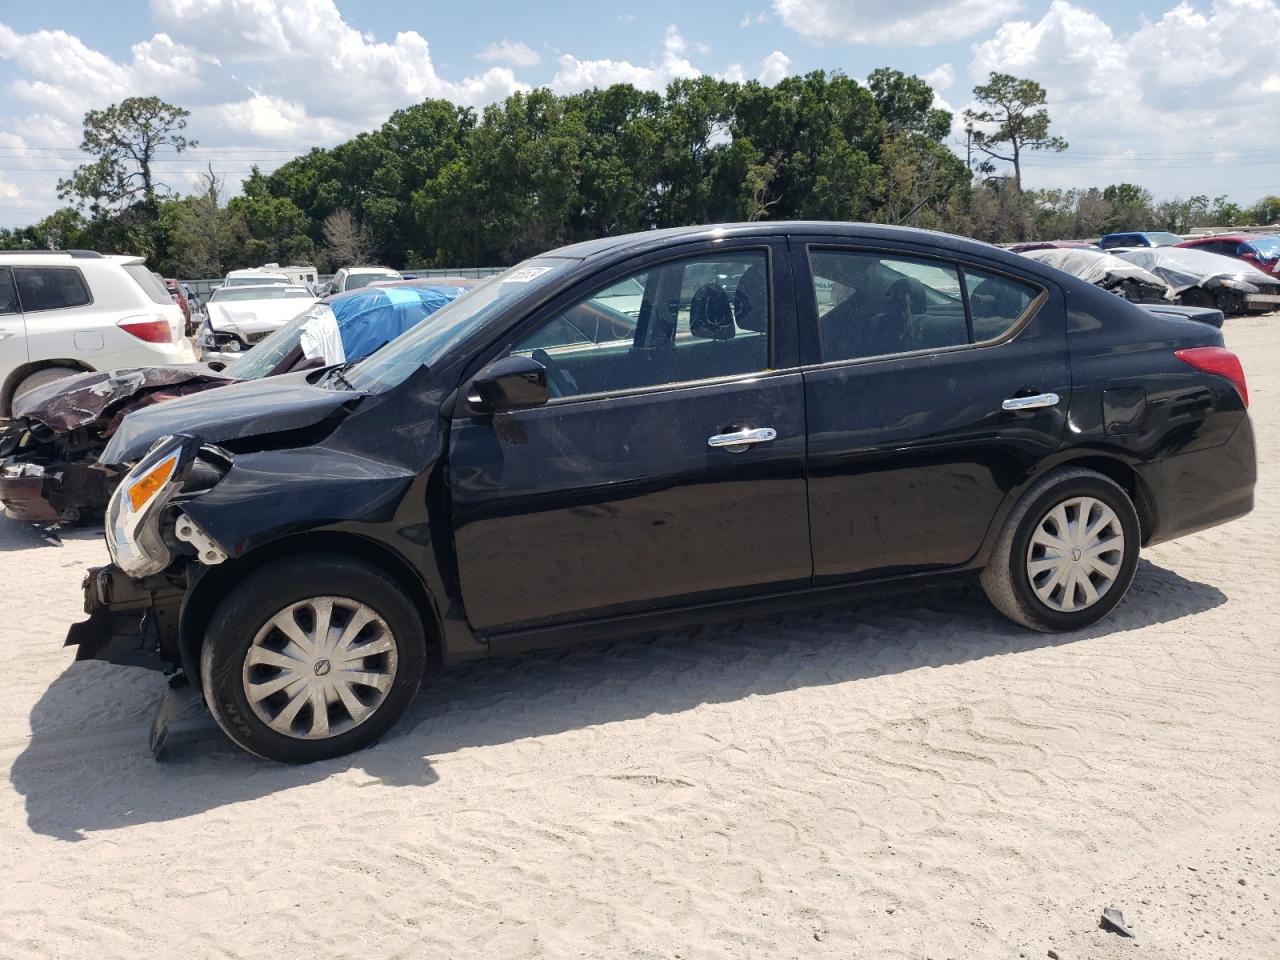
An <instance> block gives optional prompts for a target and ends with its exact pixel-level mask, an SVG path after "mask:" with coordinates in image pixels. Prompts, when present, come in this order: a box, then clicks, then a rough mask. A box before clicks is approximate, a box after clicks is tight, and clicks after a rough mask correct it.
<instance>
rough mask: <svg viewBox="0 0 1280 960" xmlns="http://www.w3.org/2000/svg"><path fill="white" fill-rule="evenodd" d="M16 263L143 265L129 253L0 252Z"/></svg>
mask: <svg viewBox="0 0 1280 960" xmlns="http://www.w3.org/2000/svg"><path fill="white" fill-rule="evenodd" d="M10 257H12V258H14V262H16V263H25V264H30V263H66V262H67V261H68V260H109V261H111V262H112V263H120V264H124V263H144V262H145V261H144V260H143V258H142V257H136V256H134V255H133V254H131V253H98V252H97V251H95V250H0V258H2V259H8V258H10Z"/></svg>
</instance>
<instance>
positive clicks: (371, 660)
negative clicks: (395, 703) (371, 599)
mask: <svg viewBox="0 0 1280 960" xmlns="http://www.w3.org/2000/svg"><path fill="white" fill-rule="evenodd" d="M395 675H396V643H395V637H394V636H393V635H392V633H391V629H390V628H389V627H388V626H387V624H386V622H385V621H384V620H383V619H382V618H381V617H380V616H378V614H377V612H376V611H375V610H374V609H373V608H372V607H369V606H367V605H365V604H363V603H359V602H358V601H355V600H349V599H347V598H345V597H313V598H311V599H309V600H301V601H299V602H298V603H295V604H292V605H290V606H288V607H286V608H285V609H283V610H281V611H280V612H279V613H277V614H276V615H275V616H274V617H272V618H271V619H270V620H268V621H267V622H266V624H265V625H264V626H263V627H262V629H261V630H259V631H258V635H257V636H256V637H254V638H253V644H252V646H250V647H249V652H248V653H247V654H246V655H245V658H244V670H243V681H244V691H245V695H246V696H247V697H248V700H249V705H250V706H251V707H252V708H253V712H254V713H255V714H257V716H258V719H259V720H261V721H262V722H263V723H265V724H266V725H267V726H269V727H270V728H271V729H272V730H275V731H276V732H277V733H281V734H284V735H285V736H286V737H295V738H297V739H300V740H324V739H327V738H329V737H336V736H338V735H339V734H341V733H345V732H346V731H348V730H350V729H352V728H353V727H357V726H359V725H360V724H361V723H363V722H364V721H365V720H367V719H369V717H371V716H372V715H373V714H374V712H375V711H376V710H377V709H378V707H380V706H381V705H382V701H383V700H385V699H386V697H387V694H388V692H390V690H391V684H392V681H393V680H395Z"/></svg>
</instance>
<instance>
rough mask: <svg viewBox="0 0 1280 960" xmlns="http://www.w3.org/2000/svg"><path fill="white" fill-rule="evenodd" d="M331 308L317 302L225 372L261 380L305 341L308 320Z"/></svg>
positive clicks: (233, 362)
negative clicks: (303, 339) (303, 331)
mask: <svg viewBox="0 0 1280 960" xmlns="http://www.w3.org/2000/svg"><path fill="white" fill-rule="evenodd" d="M328 309H329V306H328V304H324V303H317V304H316V305H315V306H314V307H312V308H311V309H310V310H304V311H303V312H302V313H300V314H298V315H297V316H296V317H294V318H293V319H292V320H290V321H289V322H288V323H286V324H285V325H284V326H283V327H281V328H280V329H279V330H276V331H275V332H274V333H272V334H271V336H269V337H267V338H266V339H265V340H263V341H262V342H261V343H259V344H258V345H257V346H256V347H254V348H253V349H252V350H250V351H249V352H248V353H246V354H243V355H242V356H239V357H237V358H236V359H234V360H232V361H231V362H230V363H229V364H227V366H226V367H225V369H224V371H223V372H224V373H226V374H227V376H230V377H235V378H236V379H237V380H261V379H262V378H263V377H265V376H267V375H268V374H270V373H271V372H272V371H273V370H275V368H276V367H278V366H279V365H280V361H282V360H283V359H284V358H285V357H287V356H288V355H289V354H290V353H292V352H293V350H294V348H295V347H297V346H298V344H299V343H300V342H301V341H302V328H303V326H305V325H306V322H307V320H308V318H310V317H311V316H313V315H316V314H318V313H319V312H320V311H325V310H328Z"/></svg>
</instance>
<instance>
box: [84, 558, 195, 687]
mask: <svg viewBox="0 0 1280 960" xmlns="http://www.w3.org/2000/svg"><path fill="white" fill-rule="evenodd" d="M81 588H82V589H83V591H84V611H85V613H87V614H89V619H88V620H84V621H81V622H80V623H73V624H72V625H71V626H70V628H69V629H68V630H67V639H66V641H65V643H64V646H68V647H76V648H77V649H76V659H77V660H105V661H107V662H108V663H117V664H122V665H124V666H131V667H147V668H149V669H153V670H166V669H170V668H171V666H176V665H177V662H178V654H177V634H176V631H177V619H178V613H179V611H180V609H181V605H182V596H183V590H182V589H181V588H180V587H176V586H174V585H173V584H171V583H168V582H167V581H163V580H159V579H158V578H155V577H152V578H149V579H148V580H145V581H136V580H132V579H130V578H129V577H127V576H125V574H124V572H123V571H121V570H120V569H119V568H118V567H117V566H115V564H108V565H107V566H105V567H90V568H89V571H88V572H87V573H86V574H85V577H84V581H83V583H82V584H81Z"/></svg>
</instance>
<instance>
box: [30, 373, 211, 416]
mask: <svg viewBox="0 0 1280 960" xmlns="http://www.w3.org/2000/svg"><path fill="white" fill-rule="evenodd" d="M233 381H234V378H232V377H229V376H227V375H226V374H222V373H218V372H217V371H215V370H213V369H211V368H210V367H207V366H205V365H204V364H200V363H192V364H181V365H176V366H171V367H129V368H126V369H121V370H98V371H95V372H93V373H80V374H76V375H74V376H70V377H63V378H62V379H60V380H55V381H54V382H53V383H49V384H45V385H44V386H43V387H37V388H36V389H35V390H32V391H30V392H29V393H26V394H24V395H23V396H22V399H21V400H18V401H15V402H14V405H13V415H14V418H15V419H17V418H19V417H21V418H25V419H27V420H35V421H38V422H40V423H42V424H44V425H45V426H46V427H48V428H49V429H50V430H53V431H54V432H56V433H65V432H67V431H69V430H74V429H76V428H77V427H83V426H86V425H87V424H90V423H92V422H93V421H95V420H97V419H99V418H101V417H102V416H104V415H106V414H109V413H110V412H111V411H112V410H114V409H115V408H116V407H118V406H119V405H120V403H121V402H122V401H124V400H127V399H128V398H130V397H132V396H134V395H136V394H138V393H144V392H147V391H151V390H156V389H159V388H163V387H173V386H177V385H178V384H189V383H218V382H233Z"/></svg>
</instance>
